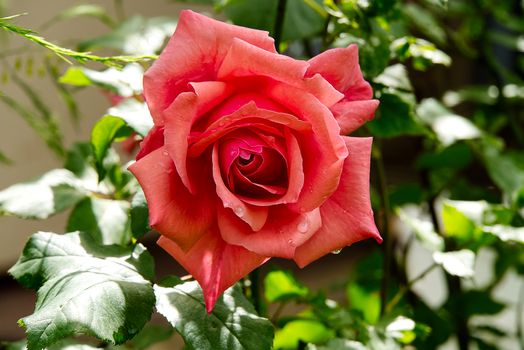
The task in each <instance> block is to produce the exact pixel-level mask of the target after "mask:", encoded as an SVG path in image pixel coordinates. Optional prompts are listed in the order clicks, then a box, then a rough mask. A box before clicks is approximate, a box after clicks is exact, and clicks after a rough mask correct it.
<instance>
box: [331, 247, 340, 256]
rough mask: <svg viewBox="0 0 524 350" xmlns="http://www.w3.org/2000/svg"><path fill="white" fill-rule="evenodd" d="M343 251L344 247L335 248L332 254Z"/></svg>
mask: <svg viewBox="0 0 524 350" xmlns="http://www.w3.org/2000/svg"><path fill="white" fill-rule="evenodd" d="M341 251H342V248H340V249H335V250H334V251H332V252H331V254H335V255H336V254H340V252H341Z"/></svg>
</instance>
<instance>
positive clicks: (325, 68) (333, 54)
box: [306, 44, 373, 101]
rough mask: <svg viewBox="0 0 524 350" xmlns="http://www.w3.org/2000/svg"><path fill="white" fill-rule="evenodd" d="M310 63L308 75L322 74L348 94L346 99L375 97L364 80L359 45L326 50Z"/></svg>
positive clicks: (354, 99) (338, 88) (339, 89)
mask: <svg viewBox="0 0 524 350" xmlns="http://www.w3.org/2000/svg"><path fill="white" fill-rule="evenodd" d="M308 63H309V68H308V70H307V73H306V76H308V77H311V76H313V75H315V74H317V73H319V74H321V75H322V76H323V77H324V78H325V79H326V80H327V81H329V82H330V83H331V85H333V86H334V87H335V88H336V89H337V90H338V91H340V92H342V93H343V94H344V95H345V96H346V100H348V101H357V100H369V99H371V98H372V97H373V90H372V89H371V86H370V85H369V83H368V82H367V81H365V80H364V78H363V76H362V72H361V70H360V66H359V64H358V46H357V45H354V44H353V45H350V46H348V47H347V48H335V49H330V50H327V51H324V52H323V53H321V54H320V55H318V56H315V57H313V58H312V59H310V60H309V61H308Z"/></svg>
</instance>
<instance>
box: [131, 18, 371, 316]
mask: <svg viewBox="0 0 524 350" xmlns="http://www.w3.org/2000/svg"><path fill="white" fill-rule="evenodd" d="M144 95H145V99H146V101H147V104H148V106H149V109H150V111H151V114H152V116H153V119H154V123H155V126H154V127H153V129H152V130H151V132H150V133H149V135H148V136H147V137H146V138H145V139H144V141H143V142H142V144H141V150H140V152H139V154H138V156H137V161H136V163H134V164H133V165H131V167H130V170H131V171H132V172H133V174H134V175H135V176H136V177H137V179H138V181H139V182H140V185H141V186H142V188H143V190H144V192H145V195H146V199H147V202H148V206H149V211H150V214H149V215H150V224H151V226H152V227H153V228H155V229H156V230H157V231H158V232H160V234H161V237H160V239H159V241H158V244H159V245H160V246H161V247H162V248H164V249H165V250H166V251H167V252H169V254H171V255H172V256H173V257H174V258H175V259H176V260H177V261H178V262H179V263H180V264H181V265H182V266H183V267H184V268H185V269H186V270H187V271H188V272H190V273H191V274H192V275H193V276H194V278H195V279H196V280H197V281H198V282H199V283H200V285H201V287H202V289H203V292H204V296H205V302H206V306H207V310H208V311H211V310H212V308H213V306H214V304H215V302H216V300H217V298H218V297H219V296H220V295H221V294H222V293H223V292H224V290H225V289H227V288H228V287H230V286H231V285H233V284H234V283H235V282H237V281H238V280H239V279H240V278H242V277H243V276H245V275H246V274H247V273H249V272H250V271H252V270H253V269H254V268H256V267H258V266H260V265H261V264H263V263H264V262H266V261H267V260H268V259H269V258H270V257H281V258H288V259H293V260H295V261H296V263H297V264H298V265H299V266H300V267H303V266H305V265H307V264H309V263H310V262H312V261H314V260H316V259H318V258H319V257H321V256H323V255H325V254H327V253H329V252H331V251H333V250H336V249H340V248H342V247H344V246H347V245H350V244H352V243H354V242H357V241H360V240H362V239H365V238H369V237H373V238H375V239H376V240H377V241H379V242H380V241H381V237H380V235H379V233H378V231H377V229H376V226H375V223H374V220H373V212H372V210H371V205H370V198H369V167H370V151H371V141H372V140H371V138H355V137H347V136H343V135H346V134H348V133H350V132H351V131H353V130H355V129H356V128H358V127H359V126H360V125H362V124H363V123H364V122H366V121H368V120H370V119H372V118H373V114H374V112H375V109H376V108H377V106H378V101H377V100H373V99H372V96H373V93H372V90H371V87H370V85H369V84H368V83H367V82H366V81H365V80H364V79H363V77H362V73H361V71H360V67H359V64H358V50H357V47H356V46H354V45H352V46H349V47H348V48H337V49H331V50H328V51H326V52H324V53H322V54H320V55H318V56H316V57H314V58H312V59H311V60H309V61H300V60H295V59H293V58H290V57H287V56H284V55H280V54H278V53H277V52H276V50H275V46H274V42H273V39H272V38H270V37H269V36H268V33H267V32H263V31H258V30H253V29H248V28H243V27H239V26H234V25H229V24H226V23H222V22H219V21H215V20H212V19H210V18H207V17H205V16H202V15H199V14H196V13H194V12H191V11H188V10H186V11H183V12H182V13H181V16H180V19H179V22H178V27H177V29H176V31H175V33H174V35H173V37H172V38H171V39H170V41H169V43H168V44H167V46H166V48H165V49H164V51H163V52H162V54H161V55H160V57H159V59H158V60H157V61H156V62H155V63H154V64H153V65H152V67H151V68H150V69H149V70H148V71H147V72H146V74H145V76H144Z"/></svg>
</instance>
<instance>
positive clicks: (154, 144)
mask: <svg viewBox="0 0 524 350" xmlns="http://www.w3.org/2000/svg"><path fill="white" fill-rule="evenodd" d="M163 145H164V127H158V126H156V125H155V126H153V128H152V129H151V130H150V131H149V133H148V134H147V135H146V137H144V140H142V142H140V151H139V152H138V154H137V155H136V160H139V159H140V158H143V157H145V156H147V155H148V154H149V153H151V152H153V151H154V150H157V149H159V148H160V147H162V146H163Z"/></svg>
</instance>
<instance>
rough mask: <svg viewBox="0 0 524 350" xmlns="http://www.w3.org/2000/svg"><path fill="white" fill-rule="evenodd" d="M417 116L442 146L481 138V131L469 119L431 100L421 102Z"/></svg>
mask: <svg viewBox="0 0 524 350" xmlns="http://www.w3.org/2000/svg"><path fill="white" fill-rule="evenodd" d="M417 114H418V115H419V116H420V118H421V119H422V120H423V121H424V122H425V123H426V124H428V125H430V126H431V128H432V129H433V131H434V132H435V134H437V137H438V139H439V140H440V142H441V143H442V144H443V145H444V146H448V145H451V144H452V143H454V142H456V141H458V140H469V139H475V138H478V137H480V136H482V131H481V130H480V129H479V128H477V127H476V126H475V124H473V123H472V122H471V121H470V120H469V119H466V118H464V117H462V116H460V115H457V114H455V113H453V112H451V111H449V110H448V109H447V108H446V107H444V106H443V105H442V104H441V103H440V102H438V101H437V100H435V99H433V98H428V99H425V100H423V101H422V102H421V103H420V104H419V106H418V108H417Z"/></svg>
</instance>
